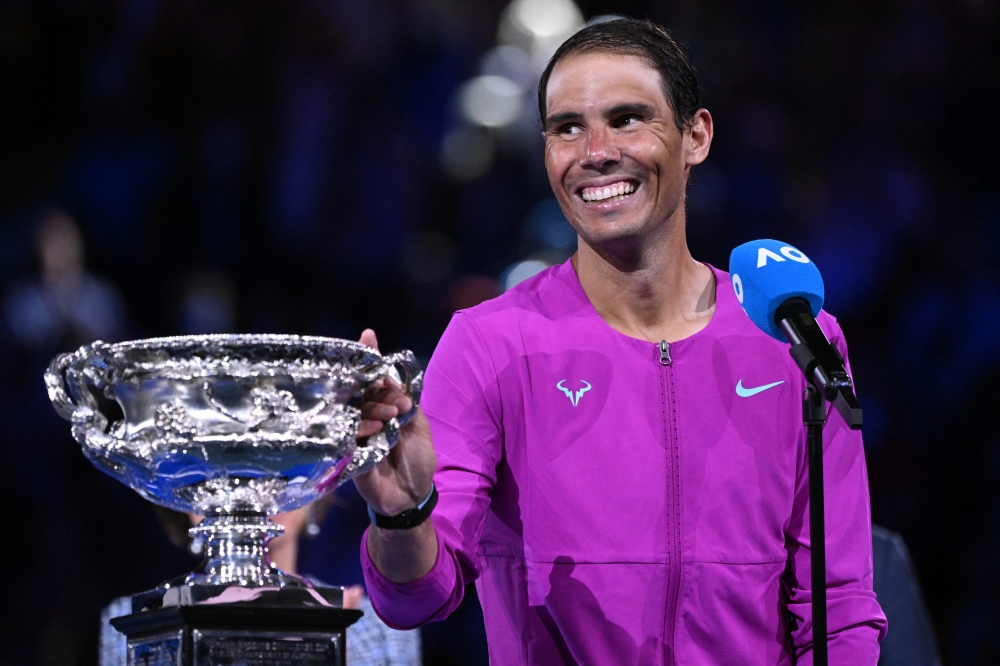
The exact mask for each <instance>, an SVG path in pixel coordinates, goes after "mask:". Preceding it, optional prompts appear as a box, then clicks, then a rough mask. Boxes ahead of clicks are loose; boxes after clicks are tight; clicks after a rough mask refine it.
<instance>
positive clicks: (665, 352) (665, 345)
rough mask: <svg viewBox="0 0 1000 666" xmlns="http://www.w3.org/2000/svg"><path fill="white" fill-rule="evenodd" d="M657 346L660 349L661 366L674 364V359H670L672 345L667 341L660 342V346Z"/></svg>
mask: <svg viewBox="0 0 1000 666" xmlns="http://www.w3.org/2000/svg"><path fill="white" fill-rule="evenodd" d="M657 346H658V347H659V348H660V365H670V364H671V363H673V362H674V361H673V359H672V358H670V343H669V342H667V341H666V340H660V344H659V345H657Z"/></svg>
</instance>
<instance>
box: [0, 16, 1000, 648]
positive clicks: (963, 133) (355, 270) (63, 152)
mask: <svg viewBox="0 0 1000 666" xmlns="http://www.w3.org/2000/svg"><path fill="white" fill-rule="evenodd" d="M615 13H622V14H628V15H631V16H637V17H643V16H648V17H649V18H652V19H653V20H655V21H657V22H660V23H662V24H664V25H666V26H668V27H669V28H671V29H672V31H673V33H674V35H675V36H676V37H677V38H678V39H679V40H681V41H683V42H686V43H687V44H688V45H689V46H690V47H691V50H692V52H693V56H694V62H695V65H696V67H697V68H698V70H699V72H700V77H701V83H702V87H703V89H704V100H705V106H707V107H708V108H709V109H710V110H711V112H712V113H713V115H714V117H715V121H716V128H717V134H716V140H715V144H714V146H713V149H712V155H711V157H710V158H709V160H708V162H707V163H706V164H704V165H702V166H700V167H697V168H696V169H695V171H694V175H693V183H692V185H691V190H690V196H689V230H690V231H689V234H690V241H691V245H692V249H693V251H694V254H695V256H696V257H697V258H699V259H701V260H704V261H708V262H710V263H712V264H714V265H716V266H719V267H723V268H725V267H726V266H727V264H728V256H729V251H730V249H731V248H732V247H733V246H735V245H736V244H738V243H742V242H744V241H747V240H751V239H754V238H759V237H777V238H780V239H783V240H787V241H788V242H791V243H793V244H794V245H796V246H798V247H800V248H802V249H803V250H805V251H806V252H807V253H808V254H810V255H811V256H812V257H813V258H814V259H815V261H816V263H817V264H818V265H819V267H820V269H821V270H822V271H823V275H824V277H825V279H826V282H827V293H828V300H827V309H828V310H829V311H831V312H832V313H833V314H835V315H836V316H837V317H838V318H839V319H840V321H841V323H842V325H843V328H844V330H845V332H846V334H847V337H848V340H849V343H850V346H851V352H852V355H851V358H852V362H853V367H854V371H855V375H856V377H857V383H858V386H859V396H860V398H861V400H862V402H863V404H864V407H865V415H866V426H865V445H866V450H867V455H868V465H869V475H870V482H871V491H872V513H873V519H874V521H875V522H877V523H879V524H881V525H884V526H886V527H888V528H890V529H893V530H896V531H898V532H900V533H902V535H903V536H904V537H905V539H906V541H907V543H908V545H909V546H910V549H911V551H912V555H913V558H914V561H915V564H916V567H917V570H918V572H919V575H920V577H921V580H922V583H923V587H924V593H925V598H926V601H927V604H928V607H929V610H930V614H931V617H932V620H933V622H934V626H935V629H936V631H937V634H938V637H939V640H940V642H941V647H942V652H943V656H944V659H945V662H946V663H948V664H996V663H1000V574H998V559H997V554H998V553H1000V490H998V488H1000V484H998V481H1000V440H998V435H997V430H996V427H995V425H994V420H995V418H996V416H997V413H998V410H997V407H996V403H997V398H996V393H994V391H996V390H997V389H996V387H997V386H998V384H1000V342H998V340H997V336H998V332H1000V287H998V261H1000V188H998V185H1000V182H998V181H1000V175H998V174H1000V169H998V168H997V167H996V165H995V160H996V159H997V155H998V149H1000V140H998V129H997V127H998V125H997V122H996V119H995V116H996V113H997V111H998V109H1000V104H998V101H1000V100H998V81H1000V71H998V70H1000V53H998V50H1000V34H998V32H1000V31H998V21H1000V7H998V5H997V3H995V2H992V1H990V0H949V1H945V0H923V1H921V0H878V1H872V0H867V1H864V2H861V1H858V0H848V1H843V2H839V3H832V4H831V3H803V2H790V1H787V0H784V1H783V0H757V1H753V0H704V1H702V2H693V1H690V0H689V1H681V2H642V1H639V0H635V1H628V0H626V1H621V2H601V1H598V0H578V3H577V4H576V5H574V4H573V3H572V2H571V1H570V0H516V1H515V2H514V3H513V4H512V5H510V6H509V7H508V6H507V0H476V1H471V0H409V1H407V0H364V1H358V0H330V1H326V2H322V1H319V0H313V1H303V0H283V1H282V2H260V1H254V0H239V1H232V2H204V1H197V2H196V1H195V0H117V1H108V0H91V1H88V2H81V1H79V0H44V1H38V2H28V1H17V0H2V2H0V299H2V306H3V310H2V317H0V447H2V448H0V451H2V456H3V467H4V470H5V472H4V478H5V481H4V483H3V484H2V485H0V498H2V506H3V511H4V526H5V527H4V532H5V534H6V539H7V542H8V546H7V547H6V549H5V550H6V552H7V555H6V556H5V557H4V558H2V560H0V561H2V562H3V570H4V574H3V579H4V583H3V592H2V595H0V596H2V604H3V616H4V617H3V621H2V622H0V627H2V628H0V631H2V632H3V633H2V638H0V640H2V645H3V648H2V651H0V652H2V656H0V661H2V662H3V663H4V664H11V665H21V664H42V665H49V664H59V665H66V664H94V663H95V662H96V641H97V627H98V612H99V609H100V608H101V607H102V606H104V605H105V604H106V603H108V602H109V601H110V600H111V599H112V598H113V597H116V596H119V595H123V594H128V593H132V592H135V591H138V590H142V589H146V588H149V587H152V586H154V585H155V584H157V583H158V582H160V581H161V580H163V579H165V578H167V577H169V576H172V575H176V574H178V573H181V572H184V571H187V570H189V569H190V568H192V567H193V566H194V564H195V560H194V558H193V556H192V555H190V554H187V553H184V552H183V551H181V550H180V549H178V548H176V547H175V546H173V545H172V544H171V543H170V542H169V540H168V539H167V537H166V535H165V533H164V532H163V531H162V530H161V529H160V527H159V526H158V524H157V521H156V519H155V517H154V513H153V510H152V508H151V505H150V504H148V503H147V502H145V501H144V500H142V499H140V498H139V496H138V495H136V494H135V493H133V492H132V491H131V490H129V489H128V488H126V487H125V486H124V485H122V484H120V483H119V482H117V481H115V480H114V479H112V478H110V477H107V476H104V475H103V474H101V473H100V472H98V471H97V470H96V469H95V468H93V467H92V466H91V465H90V464H89V463H88V462H87V461H86V460H85V459H84V457H83V455H82V454H81V453H80V450H79V446H78V445H77V444H75V443H74V442H73V440H72V439H71V438H70V434H69V424H68V423H66V422H65V421H62V420H61V419H60V418H59V417H58V416H57V415H56V413H55V411H54V410H53V409H52V407H51V406H50V404H49V402H48V400H47V398H46V396H45V391H44V386H43V383H42V372H43V370H44V368H45V366H46V364H47V362H48V361H49V359H51V357H52V356H54V355H55V354H56V353H58V352H62V351H69V350H71V349H73V348H75V347H77V346H79V345H80V344H83V343H86V342H90V341H92V340H94V339H96V338H101V339H104V340H105V341H117V340H124V339H129V338H137V337H147V336H158V335H167V334H183V333H206V332H226V331H228V332H268V333H301V334H314V335H328V336H337V337H346V338H356V337H357V336H358V335H359V333H360V332H361V330H362V328H364V327H368V326H370V327H373V328H375V330H376V331H377V332H378V333H379V337H380V341H381V345H382V348H383V349H385V350H393V349H397V348H410V349H413V350H414V351H415V352H416V353H417V354H418V355H419V356H420V357H421V358H422V359H424V360H426V359H427V358H428V357H429V356H430V354H431V352H432V351H433V349H434V346H435V344H436V341H437V339H438V336H439V335H440V333H441V331H442V330H443V328H444V326H445V325H446V324H447V322H448V319H449V317H450V315H451V313H452V312H453V311H454V310H455V309H457V308H461V307H467V306H470V305H473V304H475V303H478V302H480V301H482V300H484V299H486V298H491V297H493V296H495V295H497V294H498V293H500V292H501V291H503V289H505V288H507V287H509V286H510V285H512V284H514V283H516V281H518V280H519V279H523V278H524V277H526V276H529V275H531V274H533V273H534V272H536V271H537V270H539V269H540V268H542V267H544V266H546V265H549V264H551V263H553V262H557V261H562V260H563V259H565V258H566V257H567V256H568V255H569V254H570V253H571V252H572V250H573V247H574V245H575V236H574V235H573V233H572V232H571V231H570V230H569V228H568V226H567V225H566V223H565V220H564V219H563V218H562V215H561V213H560V212H559V209H558V206H557V205H556V204H555V200H554V199H553V198H552V195H551V192H550V190H549V186H548V183H547V180H546V178H545V173H544V169H543V166H542V155H541V139H540V137H539V135H538V132H537V128H536V126H534V125H533V124H532V123H533V121H534V116H535V114H536V113H537V109H536V106H535V103H534V101H533V98H532V86H533V85H534V83H535V81H536V80H537V76H538V73H539V71H540V69H541V67H542V65H543V64H544V61H545V59H546V58H547V56H548V55H549V54H550V53H551V52H552V50H554V48H555V46H556V45H557V44H558V43H559V42H560V41H561V40H562V39H564V38H565V37H566V36H567V35H568V34H571V33H572V32H573V30H575V29H577V28H578V27H579V26H581V25H582V24H583V23H584V22H585V21H588V20H592V19H594V18H595V17H600V16H601V15H607V14H615ZM365 522H366V517H365V515H364V510H363V503H362V502H361V500H360V499H359V498H358V496H357V493H356V492H355V491H354V490H353V488H352V487H350V486H348V487H345V488H342V489H341V490H340V491H338V494H337V497H336V501H335V502H334V504H333V506H332V508H331V509H330V511H329V513H328V515H327V516H326V519H325V522H324V524H323V525H322V531H321V532H320V534H319V535H318V536H316V537H315V538H313V539H304V540H303V543H302V555H301V558H300V569H301V570H304V571H307V572H310V573H313V574H314V575H317V576H318V577H320V578H322V579H325V580H328V581H330V582H336V583H345V584H346V583H355V582H361V572H360V568H359V564H358V557H357V548H358V541H357V540H358V537H359V534H360V532H361V530H363V528H364V526H365ZM423 637H424V644H425V659H426V663H427V664H485V663H486V656H485V648H484V641H485V637H484V632H483V628H482V618H481V614H480V612H479V610H478V605H477V602H476V599H475V591H474V589H473V588H472V587H470V588H469V590H468V595H467V602H466V603H465V604H464V605H463V607H462V608H461V609H460V611H459V612H458V613H457V614H456V616H455V617H454V618H452V619H451V620H449V621H448V622H445V623H440V624H437V625H431V626H429V627H426V628H425V629H424V630H423Z"/></svg>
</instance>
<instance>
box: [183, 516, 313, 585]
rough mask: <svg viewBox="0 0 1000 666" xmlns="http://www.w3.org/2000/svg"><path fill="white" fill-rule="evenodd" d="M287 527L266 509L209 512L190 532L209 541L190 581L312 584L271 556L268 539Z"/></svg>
mask: <svg viewBox="0 0 1000 666" xmlns="http://www.w3.org/2000/svg"><path fill="white" fill-rule="evenodd" d="M284 531H285V528H284V527H282V526H281V525H278V524H277V523H275V522H273V521H272V520H271V519H270V518H268V517H267V516H266V515H264V514H262V513H239V514H218V515H213V516H208V517H206V518H205V520H203V521H202V522H201V523H200V524H199V525H197V526H195V527H192V528H191V529H190V530H188V533H189V534H190V535H191V536H192V537H194V538H196V539H201V541H202V542H203V543H204V544H205V549H204V550H205V559H204V560H203V561H202V564H201V567H199V569H198V570H197V571H196V572H194V573H192V574H191V575H190V576H188V578H187V581H186V582H187V583H188V584H197V585H232V584H236V585H239V586H241V587H288V586H292V587H312V585H311V584H310V583H309V581H307V580H305V579H302V578H299V577H298V576H293V575H292V574H289V573H286V572H284V571H282V570H280V569H278V567H276V566H274V565H273V564H272V563H271V562H270V560H269V559H268V557H267V542H268V541H270V540H271V539H273V538H274V537H276V536H278V535H280V534H281V533H282V532H284Z"/></svg>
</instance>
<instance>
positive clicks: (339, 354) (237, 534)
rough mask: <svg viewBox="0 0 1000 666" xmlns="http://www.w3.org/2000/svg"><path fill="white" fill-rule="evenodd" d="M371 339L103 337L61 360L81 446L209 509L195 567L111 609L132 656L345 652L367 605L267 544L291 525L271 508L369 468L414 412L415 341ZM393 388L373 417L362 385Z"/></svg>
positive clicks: (61, 392) (284, 660)
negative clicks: (290, 569) (277, 555)
mask: <svg viewBox="0 0 1000 666" xmlns="http://www.w3.org/2000/svg"><path fill="white" fill-rule="evenodd" d="M366 341H368V342H369V343H370V344H371V345H372V346H368V345H365V344H361V343H359V342H352V341H347V340H338V339H333V338H321V337H303V336H283V335H202V336H187V337H170V338H155V339H149V340H136V341H131V342H122V343H118V344H105V343H103V342H100V341H98V342H94V343H93V344H90V345H86V346H84V347H81V348H80V349H79V350H77V351H76V352H73V353H71V354H62V355H60V356H58V357H57V358H56V359H55V360H53V361H52V364H51V365H50V366H49V369H48V371H47V372H46V373H45V383H46V386H47V388H48V394H49V398H50V399H51V400H52V403H53V405H54V406H55V408H56V410H57V411H58V412H59V414H60V415H62V416H63V417H64V418H66V419H67V420H69V421H70V422H72V424H73V425H72V433H73V437H74V438H75V439H76V441H77V442H79V443H80V445H81V446H82V448H83V452H84V454H85V455H86V456H87V458H88V459H90V461H91V462H93V463H94V465H95V466H97V467H98V468H99V469H101V470H102V471H104V472H106V473H108V474H110V475H111V476H113V477H115V478H116V479H118V480H119V481H121V482H122V483H125V484H127V485H128V486H130V487H131V488H133V489H134V490H135V491H136V492H138V493H139V494H140V495H142V496H143V497H145V498H146V499H148V500H150V501H151V502H155V503H156V504H159V505H161V506H165V507H167V508H170V509H174V510H177V511H184V512H188V513H194V514H198V515H202V516H204V517H205V520H204V521H202V522H201V523H200V524H199V525H198V526H197V527H193V528H192V529H191V535H192V536H193V537H195V538H198V539H201V540H202V541H203V542H204V550H203V552H204V553H205V556H204V560H203V562H202V564H201V566H200V567H199V569H198V570H197V571H194V572H192V573H190V574H188V575H186V576H182V577H179V578H177V579H174V580H171V581H168V582H165V583H163V584H161V585H160V586H159V587H157V588H155V589H153V590H149V591H147V592H142V593H139V594H136V595H134V596H133V597H132V611H133V612H132V614H131V615H127V616H124V617H121V618H116V619H114V620H112V624H113V625H114V626H115V628H116V629H118V630H119V631H122V632H123V633H125V634H126V636H127V637H128V660H129V664H130V665H131V664H136V665H138V664H144V665H150V666H151V665H153V664H156V665H157V666H159V665H161V664H163V665H165V664H170V665H171V666H202V665H203V664H205V665H207V664H212V665H220V666H221V665H229V664H233V665H235V664H241V663H254V664H261V665H264V664H279V663H280V664H309V665H310V666H312V665H315V666H320V665H327V664H330V665H335V664H336V665H343V664H344V663H345V639H346V627H347V626H348V625H350V624H351V623H353V622H354V621H355V620H357V618H358V617H360V615H361V613H360V611H357V610H349V609H345V608H343V604H342V601H343V589H342V588H325V587H319V586H316V585H313V584H312V583H311V582H310V581H308V580H305V579H303V578H299V577H298V576H295V575H292V574H289V573H286V572H283V571H281V570H279V569H278V568H277V567H275V566H274V565H272V564H271V563H270V562H269V560H268V558H267V542H268V540H270V539H271V538H273V537H274V536H277V535H278V534H280V533H281V532H282V530H283V528H282V527H281V526H280V525H278V524H277V523H274V522H273V521H271V519H270V516H273V515H275V514H277V513H282V512H286V511H291V510H292V509H295V508H297V507H299V506H303V505H305V504H308V503H309V502H312V501H314V500H316V499H317V498H319V497H320V496H322V495H323V494H325V493H327V492H330V491H331V490H333V489H334V488H336V487H337V486H338V485H340V484H341V483H343V482H344V481H346V480H347V479H350V478H352V477H354V476H356V475H358V474H362V473H364V472H366V471H368V470H371V469H372V468H373V467H374V466H375V465H377V464H378V463H379V462H380V461H381V460H382V459H384V458H385V457H386V456H387V455H388V454H389V452H390V449H391V448H392V447H393V446H394V445H395V444H396V442H397V441H398V440H399V437H400V428H401V427H403V426H404V425H405V424H406V423H407V422H408V421H409V420H410V419H411V418H412V417H413V415H414V414H415V413H416V412H417V403H418V401H419V397H420V389H421V382H422V378H423V374H422V372H421V371H420V368H419V366H418V364H417V362H416V360H415V358H414V356H413V353H412V352H409V351H403V352H397V353H395V354H389V355H384V356H383V355H382V354H380V353H379V352H378V351H377V350H376V349H375V348H374V344H375V342H374V337H373V336H370V337H369V338H368V339H367V340H366ZM387 391H388V392H396V391H406V392H407V393H408V394H409V399H407V400H405V401H404V402H403V404H405V405H406V406H409V405H410V404H411V403H412V408H411V409H409V410H408V411H407V412H406V413H402V412H400V410H394V413H395V414H396V415H395V416H393V417H392V418H386V419H384V422H379V423H377V424H374V425H373V424H372V421H371V420H369V419H371V418H373V417H374V418H378V416H379V414H374V415H363V414H362V410H363V409H368V408H366V407H365V404H367V398H366V395H371V394H373V393H378V392H383V393H385V392H387ZM112 402H116V403H117V404H118V406H119V407H120V411H121V414H120V415H119V416H121V418H118V419H116V420H114V421H112V420H111V419H110V418H109V417H108V416H107V415H106V412H108V411H110V410H109V407H110V406H111V405H112ZM363 403H364V404H363ZM383 407H384V406H383ZM381 413H382V414H383V415H384V409H383V412H381Z"/></svg>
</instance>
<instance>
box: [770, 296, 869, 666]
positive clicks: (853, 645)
mask: <svg viewBox="0 0 1000 666" xmlns="http://www.w3.org/2000/svg"><path fill="white" fill-rule="evenodd" d="M820 321H821V324H822V327H823V329H824V330H825V331H826V333H827V336H828V337H829V339H830V341H831V342H832V343H833V344H834V345H835V346H836V347H837V349H838V350H839V351H840V353H841V354H842V355H843V357H844V359H845V360H846V359H847V346H846V345H845V344H844V339H843V335H842V333H841V331H840V327H839V326H838V325H837V323H836V321H835V320H834V319H833V318H832V317H829V316H821V318H820ZM848 372H850V367H849V366H848ZM852 376H853V375H852ZM803 440H804V435H803ZM823 483H824V498H825V504H826V507H825V512H824V516H825V521H826V581H827V582H826V585H827V593H826V594H827V635H828V650H829V661H830V663H831V664H857V665H858V666H862V665H865V666H868V665H870V666H875V664H876V663H877V662H878V656H879V647H878V642H879V641H881V640H882V638H883V637H885V634H886V630H887V623H886V620H885V615H884V614H883V613H882V609H881V608H880V607H879V605H878V603H877V602H876V600H875V592H874V591H873V589H872V530H871V512H870V508H869V495H868V472H867V468H866V466H865V453H864V446H863V444H862V441H861V432H860V431H858V430H851V429H850V428H849V427H848V426H847V424H846V423H845V422H844V420H843V418H842V417H841V416H840V414H839V413H838V412H837V410H836V409H833V408H832V406H828V409H827V421H826V426H825V427H824V429H823ZM787 539H788V553H789V563H788V571H787V575H786V581H785V584H786V587H787V591H788V597H789V599H788V611H789V613H790V616H791V619H792V641H793V643H794V646H795V653H796V655H797V657H798V662H797V663H798V664H800V665H801V664H809V665H811V664H812V663H813V660H812V656H813V655H812V640H813V639H812V606H811V604H812V589H811V588H812V584H811V567H810V552H811V551H810V544H811V541H810V535H809V475H808V459H807V453H806V451H805V446H803V456H802V457H801V463H800V469H799V470H798V474H797V478H796V486H795V502H794V507H793V517H792V521H791V524H790V526H789V529H788V533H787Z"/></svg>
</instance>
